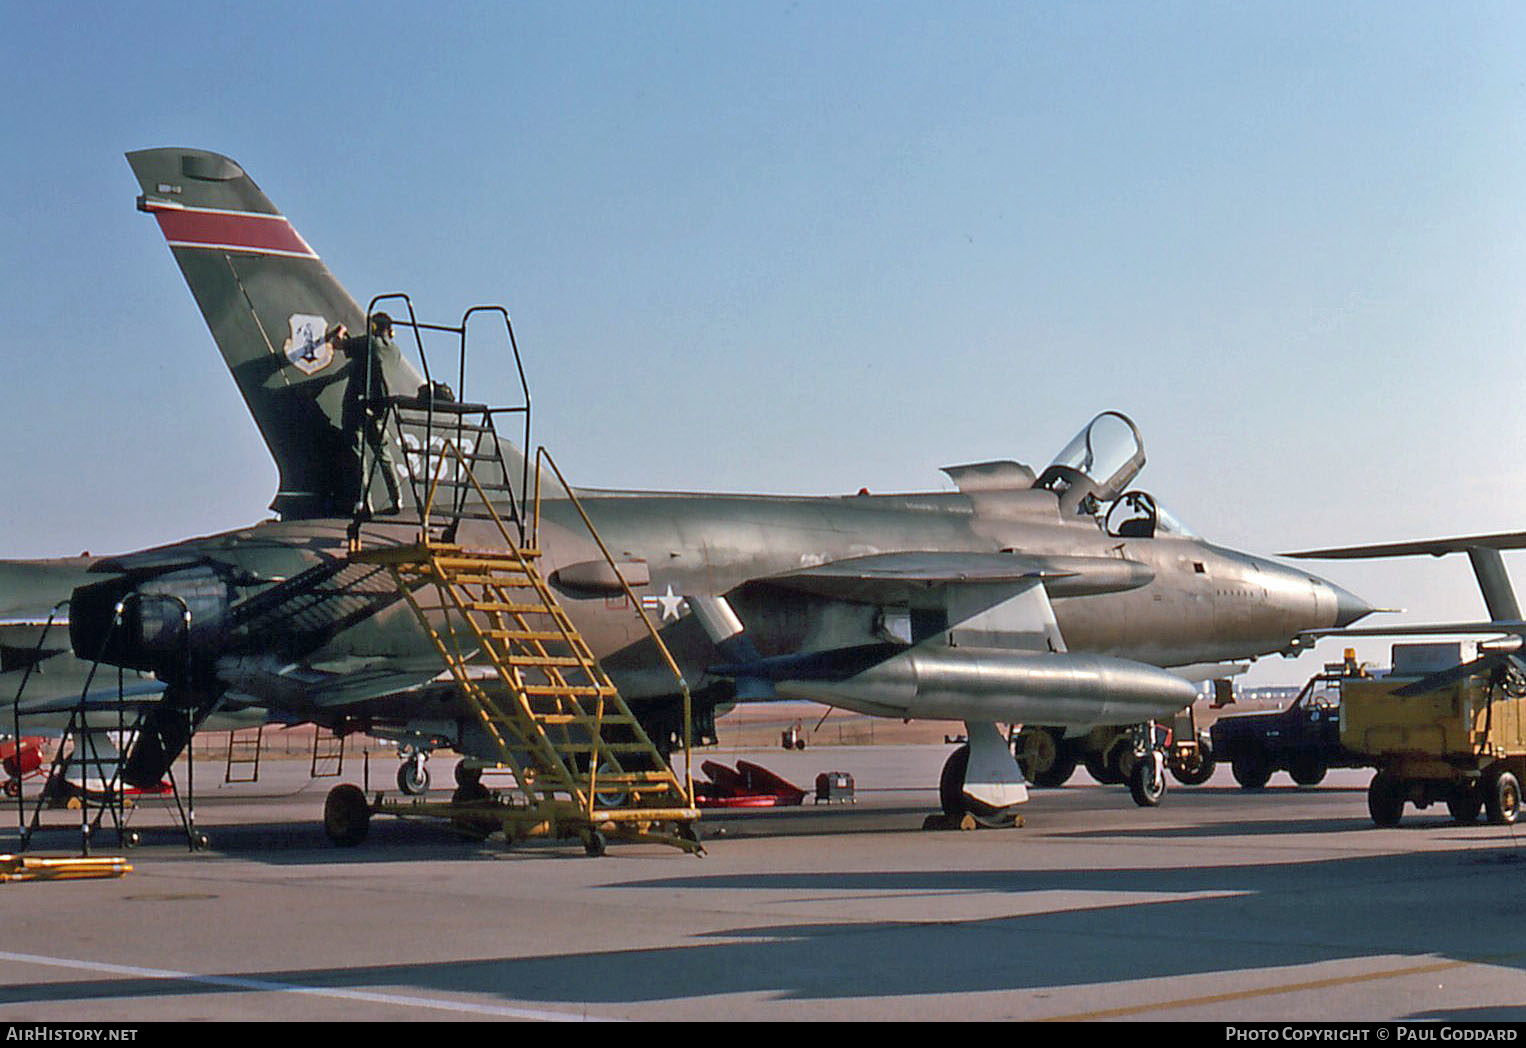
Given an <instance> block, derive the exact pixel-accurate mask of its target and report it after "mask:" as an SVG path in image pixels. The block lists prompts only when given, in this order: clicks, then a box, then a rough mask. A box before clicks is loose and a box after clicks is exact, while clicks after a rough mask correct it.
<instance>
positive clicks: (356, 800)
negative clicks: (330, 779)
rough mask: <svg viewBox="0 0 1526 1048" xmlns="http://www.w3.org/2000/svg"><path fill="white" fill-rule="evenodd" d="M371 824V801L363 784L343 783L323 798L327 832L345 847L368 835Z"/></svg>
mask: <svg viewBox="0 0 1526 1048" xmlns="http://www.w3.org/2000/svg"><path fill="white" fill-rule="evenodd" d="M370 828H371V805H370V804H369V803H367V801H366V795H365V793H364V792H362V790H361V788H360V787H359V786H355V785H352V784H351V783H348V782H346V783H341V784H340V785H338V786H335V787H334V788H333V789H332V790H329V793H328V796H327V797H326V798H324V801H323V832H324V833H326V834H328V838H329V840H331V841H333V842H334V843H335V844H337V845H339V846H340V847H341V848H350V847H353V846H355V845H357V844H359V843H360V842H361V841H363V840H365V839H366V833H367V832H368V831H369V830H370Z"/></svg>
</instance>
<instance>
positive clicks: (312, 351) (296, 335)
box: [282, 313, 334, 375]
mask: <svg viewBox="0 0 1526 1048" xmlns="http://www.w3.org/2000/svg"><path fill="white" fill-rule="evenodd" d="M327 329H328V321H327V320H325V319H324V318H322V317H315V316H312V315H310V314H307V313H293V314H292V315H291V337H290V338H288V339H287V340H286V344H285V345H284V346H283V347H282V348H283V349H284V350H285V351H286V359H287V360H290V361H291V362H292V363H293V364H295V365H296V367H297V370H299V371H301V372H302V373H303V374H304V375H311V374H313V373H314V372H315V371H322V370H323V369H324V368H326V367H328V366H329V362H330V361H332V360H333V359H334V346H333V344H332V343H330V342H325V341H324V340H323V333H324V332H325V331H326V330H327Z"/></svg>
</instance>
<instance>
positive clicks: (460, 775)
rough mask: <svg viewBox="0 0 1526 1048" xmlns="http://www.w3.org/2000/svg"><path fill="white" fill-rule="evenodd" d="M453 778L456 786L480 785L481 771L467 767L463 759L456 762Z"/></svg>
mask: <svg viewBox="0 0 1526 1048" xmlns="http://www.w3.org/2000/svg"><path fill="white" fill-rule="evenodd" d="M455 776H456V785H457V786H480V785H482V769H481V768H474V767H470V766H468V765H467V763H466V759H465V758H462V759H461V760H459V761H457V762H456V770H455Z"/></svg>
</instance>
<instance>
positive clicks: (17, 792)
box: [5, 779, 21, 797]
mask: <svg viewBox="0 0 1526 1048" xmlns="http://www.w3.org/2000/svg"><path fill="white" fill-rule="evenodd" d="M5 795H6V796H7V797H20V796H21V780H20V779H6V780H5Z"/></svg>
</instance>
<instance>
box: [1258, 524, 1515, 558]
mask: <svg viewBox="0 0 1526 1048" xmlns="http://www.w3.org/2000/svg"><path fill="white" fill-rule="evenodd" d="M1476 549H1492V550H1506V549H1526V531H1501V532H1496V533H1495V534H1492V535H1460V536H1457V537H1455V538H1444V539H1420V540H1418V541H1410V542H1380V543H1376V544H1374V545H1370V546H1339V547H1335V548H1332V549H1310V550H1301V551H1300V552H1298V553H1283V554H1280V556H1284V557H1297V558H1299V559H1302V560H1366V559H1371V558H1375V557H1418V556H1421V555H1423V554H1424V555H1429V556H1432V557H1440V556H1444V555H1445V554H1448V553H1467V552H1468V551H1470V550H1476Z"/></svg>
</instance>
